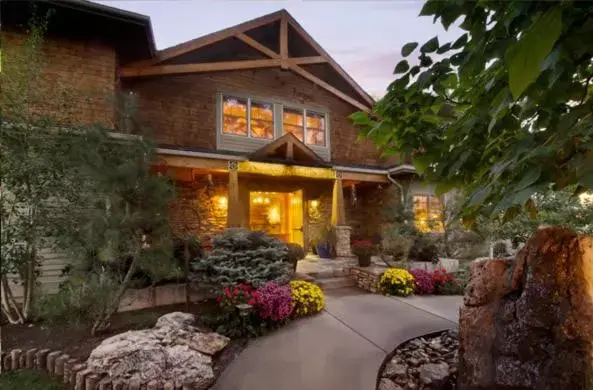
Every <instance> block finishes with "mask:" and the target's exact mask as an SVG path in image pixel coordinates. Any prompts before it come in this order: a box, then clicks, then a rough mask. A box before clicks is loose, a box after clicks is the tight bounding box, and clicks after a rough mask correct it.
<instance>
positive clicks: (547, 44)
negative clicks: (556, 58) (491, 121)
mask: <svg viewBox="0 0 593 390" xmlns="http://www.w3.org/2000/svg"><path fill="white" fill-rule="evenodd" d="M561 32H562V9H561V8H560V7H559V6H556V7H554V8H552V9H551V10H549V11H548V12H546V13H545V14H544V15H543V16H541V17H540V18H538V19H537V20H536V21H535V22H534V23H533V24H532V26H531V27H530V28H529V29H528V30H527V31H525V33H524V34H523V36H521V38H520V39H519V41H518V42H517V43H515V44H514V45H512V46H509V48H508V49H507V51H506V53H505V61H506V62H507V64H508V67H509V87H510V89H511V93H512V94H513V98H515V99H517V98H519V96H521V94H523V92H524V91H525V90H526V89H527V87H529V86H530V85H531V84H532V83H533V82H534V81H535V80H536V79H537V77H538V76H539V74H540V72H541V67H542V63H543V61H544V60H545V59H546V57H547V56H548V54H550V51H551V50H552V48H553V47H554V44H555V43H556V41H557V40H558V38H559V37H560V33H561Z"/></svg>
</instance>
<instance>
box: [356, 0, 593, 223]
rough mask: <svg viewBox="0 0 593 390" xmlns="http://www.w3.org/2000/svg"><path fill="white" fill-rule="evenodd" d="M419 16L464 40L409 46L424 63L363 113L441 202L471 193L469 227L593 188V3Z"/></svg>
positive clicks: (444, 9)
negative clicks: (541, 196)
mask: <svg viewBox="0 0 593 390" xmlns="http://www.w3.org/2000/svg"><path fill="white" fill-rule="evenodd" d="M420 14H421V15H430V16H433V17H434V21H435V22H436V21H439V22H440V23H441V24H442V25H443V27H444V28H445V29H447V28H449V27H450V26H451V25H452V24H453V23H455V22H456V21H458V20H461V24H460V28H461V29H462V30H464V31H465V32H464V33H463V35H461V36H460V37H459V38H458V39H457V40H456V41H454V42H447V43H440V42H439V40H438V38H437V37H435V38H433V39H431V40H429V41H427V42H426V43H424V44H423V45H421V46H419V44H418V43H417V42H411V43H407V44H406V45H404V46H403V47H402V50H401V54H402V56H403V57H408V56H410V55H411V54H412V53H413V52H414V51H416V50H418V54H419V55H418V63H417V64H410V63H409V62H408V60H405V59H404V60H402V61H400V62H399V63H398V64H397V65H396V67H395V73H396V74H399V75H400V76H399V77H398V78H397V79H396V80H395V81H394V82H393V83H392V84H391V85H390V86H389V88H388V92H387V94H386V95H385V97H384V98H383V99H381V100H380V101H379V102H377V104H376V105H375V107H374V108H373V110H372V112H371V113H370V114H367V113H362V112H359V113H355V114H353V115H352V119H353V120H354V122H355V123H356V124H358V125H360V126H361V127H362V132H363V134H364V135H365V136H367V137H369V138H371V139H372V140H374V141H375V142H376V143H377V144H378V145H379V146H380V147H382V148H384V151H385V153H387V154H392V153H400V154H402V155H403V156H411V157H412V159H413V162H414V165H415V167H416V169H417V170H418V171H419V172H420V173H421V174H422V175H423V176H424V177H425V178H426V179H428V180H430V181H435V182H437V183H438V186H437V193H445V192H447V191H449V190H451V189H452V188H462V189H464V190H465V194H466V195H467V201H466V203H465V204H464V207H463V214H464V215H465V216H466V217H468V219H469V220H471V219H473V218H475V216H476V215H478V213H485V214H486V215H491V214H496V213H498V212H500V211H504V212H505V216H506V219H508V218H509V217H512V216H513V215H517V213H518V212H519V210H520V209H521V207H523V206H524V207H526V209H527V210H528V211H529V212H530V213H531V214H532V215H533V214H535V212H536V211H537V210H536V204H535V201H534V199H533V197H532V196H533V195H534V194H536V193H541V192H543V191H547V190H548V189H552V190H554V191H557V190H562V189H565V188H567V187H572V188H574V192H573V194H574V195H577V194H580V193H582V192H584V191H586V190H591V189H593V153H591V150H593V87H592V80H593V62H592V57H593V40H591V39H590V37H591V36H593V3H591V2H578V1H562V2H543V1H531V2H527V1H511V2H500V1H494V0H486V1H479V2H476V1H471V0H458V1H440V0H428V1H427V2H426V3H425V5H424V7H423V8H422V11H421V13H420Z"/></svg>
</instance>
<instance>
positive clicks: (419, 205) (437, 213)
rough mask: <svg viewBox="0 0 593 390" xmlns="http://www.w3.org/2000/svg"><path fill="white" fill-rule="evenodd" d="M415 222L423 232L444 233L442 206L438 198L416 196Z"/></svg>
mask: <svg viewBox="0 0 593 390" xmlns="http://www.w3.org/2000/svg"><path fill="white" fill-rule="evenodd" d="M414 221H415V223H416V228H417V229H418V230H420V231H421V232H425V233H427V232H442V231H443V221H442V204H441V200H440V199H439V198H438V197H436V196H429V195H414Z"/></svg>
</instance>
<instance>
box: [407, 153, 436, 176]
mask: <svg viewBox="0 0 593 390" xmlns="http://www.w3.org/2000/svg"><path fill="white" fill-rule="evenodd" d="M431 162H432V160H431V159H430V157H427V156H414V157H413V158H412V164H414V168H416V170H417V171H418V173H420V174H422V173H424V172H425V171H426V169H427V168H428V165H429V164H430V163H431Z"/></svg>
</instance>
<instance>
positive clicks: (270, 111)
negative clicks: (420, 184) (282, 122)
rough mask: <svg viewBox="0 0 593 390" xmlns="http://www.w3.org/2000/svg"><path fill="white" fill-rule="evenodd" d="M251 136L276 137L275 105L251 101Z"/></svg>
mask: <svg viewBox="0 0 593 390" xmlns="http://www.w3.org/2000/svg"><path fill="white" fill-rule="evenodd" d="M251 136H252V137H255V138H267V139H272V138H274V105H273V104H272V103H261V102H255V101H253V100H252V101H251Z"/></svg>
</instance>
